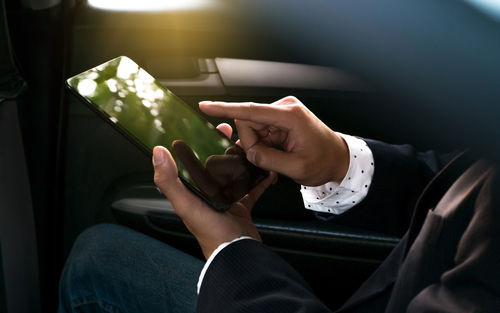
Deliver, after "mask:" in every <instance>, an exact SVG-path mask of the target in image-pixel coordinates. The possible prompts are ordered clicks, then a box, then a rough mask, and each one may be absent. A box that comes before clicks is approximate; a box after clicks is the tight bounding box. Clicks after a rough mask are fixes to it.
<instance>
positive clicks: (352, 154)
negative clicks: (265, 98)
mask: <svg viewBox="0 0 500 313" xmlns="http://www.w3.org/2000/svg"><path fill="white" fill-rule="evenodd" d="M338 134H339V135H340V136H342V138H344V140H345V142H346V144H347V146H348V148H349V169H348V170H347V174H346V176H345V177H344V179H343V180H342V182H341V183H340V184H338V183H335V182H328V183H326V184H324V185H321V186H315V187H309V186H301V188H300V192H301V194H302V199H303V200H304V206H305V208H306V209H308V210H312V211H316V212H324V213H333V214H342V213H344V212H345V211H347V210H349V209H350V208H352V207H353V206H355V205H356V204H357V203H359V202H361V201H362V200H363V199H364V198H365V197H366V195H367V194H368V190H369V189H370V184H371V182H372V178H373V173H374V169H375V164H374V161H373V154H372V151H371V150H370V148H369V147H368V145H367V144H366V142H365V141H364V140H362V139H359V138H356V137H353V136H349V135H345V134H342V133H338ZM325 162H328V160H325Z"/></svg>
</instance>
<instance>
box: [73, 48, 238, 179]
mask: <svg viewBox="0 0 500 313" xmlns="http://www.w3.org/2000/svg"><path fill="white" fill-rule="evenodd" d="M68 83H69V85H70V86H71V87H72V88H73V89H75V90H76V91H78V93H79V94H80V95H82V96H83V97H85V98H87V99H88V100H89V101H90V102H91V103H92V104H94V105H95V106H97V108H98V109H99V110H100V111H101V112H104V113H105V115H107V116H108V118H109V119H110V120H111V121H112V122H113V123H115V124H116V125H117V126H118V127H119V128H121V129H122V130H125V131H126V132H127V133H129V134H131V135H132V136H133V137H135V139H136V140H138V141H139V144H142V145H143V146H144V147H145V148H146V149H147V150H148V151H152V150H153V147H154V146H157V145H162V146H164V147H166V148H167V149H169V150H170V151H172V142H173V141H174V140H182V141H184V142H185V143H187V144H188V145H189V147H190V148H191V149H192V150H193V152H194V154H195V155H196V156H197V157H198V159H199V160H200V162H201V163H202V164H205V161H206V159H207V158H208V157H209V156H211V155H222V154H224V151H225V150H226V148H228V147H229V146H230V145H231V142H230V141H229V140H227V139H226V138H223V137H221V136H219V134H218V133H217V131H216V130H215V128H214V126H213V125H212V124H210V123H209V122H208V121H206V120H204V119H202V118H201V117H200V116H199V115H198V113H196V112H195V111H194V110H193V109H192V108H191V107H189V106H188V105H186V104H185V103H184V102H183V101H182V100H181V99H179V98H178V97H177V96H175V95H174V94H172V92H170V91H169V90H166V89H164V88H163V87H162V86H161V85H160V84H159V83H158V81H156V80H155V79H154V78H153V77H152V76H151V75H149V74H148V73H147V72H146V71H145V70H143V69H141V68H140V67H139V66H138V65H137V64H136V63H135V62H134V61H132V60H131V59H129V58H127V57H123V56H122V57H118V58H116V59H113V60H111V61H109V62H107V63H104V64H102V65H99V66H97V67H95V68H93V69H91V70H88V71H86V72H83V73H81V74H79V75H76V76H74V77H72V78H70V79H68ZM174 158H175V155H174ZM175 159H176V160H175V161H176V164H177V167H178V169H179V174H180V176H182V177H183V178H184V179H186V180H187V181H188V182H189V183H190V184H191V185H193V186H194V185H195V184H194V182H193V180H192V179H191V177H190V175H189V173H188V172H187V170H186V169H185V168H184V167H183V166H182V165H181V163H180V162H178V160H177V158H175Z"/></svg>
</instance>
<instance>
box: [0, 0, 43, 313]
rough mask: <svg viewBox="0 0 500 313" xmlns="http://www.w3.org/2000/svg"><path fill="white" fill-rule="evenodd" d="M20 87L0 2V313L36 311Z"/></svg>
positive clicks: (36, 282)
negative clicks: (20, 116)
mask: <svg viewBox="0 0 500 313" xmlns="http://www.w3.org/2000/svg"><path fill="white" fill-rule="evenodd" d="M25 86H26V83H25V82H24V80H23V79H22V77H21V76H20V75H19V72H18V70H17V68H16V67H15V65H14V62H13V58H12V53H11V47H10V40H9V33H8V28H7V22H6V15H5V3H4V0H0V248H1V260H0V261H1V264H0V265H1V266H0V270H1V271H2V273H1V274H0V279H1V278H3V279H2V280H3V281H0V297H2V299H0V304H3V305H4V306H5V307H6V309H7V311H6V313H39V312H40V307H41V306H40V286H39V276H38V275H39V273H38V270H39V269H38V251H37V243H36V232H35V221H34V215H33V206H32V200H31V190H30V185H29V179H28V170H27V166H26V159H25V154H24V147H23V140H22V136H21V129H20V126H19V118H18V112H17V103H16V98H17V97H18V96H19V94H20V93H21V92H22V91H23V89H24V88H25ZM2 309H4V308H2ZM2 312H3V311H2Z"/></svg>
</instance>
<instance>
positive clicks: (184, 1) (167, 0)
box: [89, 0, 209, 12]
mask: <svg viewBox="0 0 500 313" xmlns="http://www.w3.org/2000/svg"><path fill="white" fill-rule="evenodd" d="M208 4H209V1H208V0H161V1H160V0H141V1H137V0H89V5H90V6H92V7H94V8H97V9H103V10H115V11H143V12H147V11H175V10H190V9H197V8H203V7H206V6H207V5H208Z"/></svg>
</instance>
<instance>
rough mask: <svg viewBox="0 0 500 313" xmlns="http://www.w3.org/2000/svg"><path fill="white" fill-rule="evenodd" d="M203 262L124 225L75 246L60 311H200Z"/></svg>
mask: <svg viewBox="0 0 500 313" xmlns="http://www.w3.org/2000/svg"><path fill="white" fill-rule="evenodd" d="M202 267H203V262H202V261H200V260H198V259H196V258H194V257H192V256H190V255H188V254H185V253H183V252H181V251H179V250H176V249H174V248H172V247H170V246H168V245H166V244H164V243H162V242H160V241H158V240H155V239H153V238H151V237H148V236H145V235H143V234H141V233H138V232H135V231H133V230H131V229H128V228H126V227H123V226H118V225H111V224H109V225H107V224H106V225H97V226H94V227H91V228H89V229H87V230H86V231H84V232H83V233H82V234H81V235H80V236H79V237H78V238H77V240H76V241H75V244H74V246H73V248H72V251H71V253H70V255H69V257H68V260H67V262H66V266H65V268H64V270H63V274H62V277H61V281H60V286H59V297H60V298H59V312H60V313H62V312H134V313H138V312H148V313H154V312H162V313H174V312H175V313H177V312H179V313H181V312H182V313H187V312H195V308H196V298H197V295H196V284H197V282H198V276H199V274H200V272H201V269H202Z"/></svg>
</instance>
